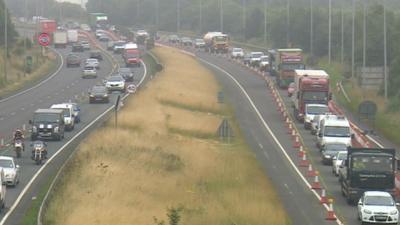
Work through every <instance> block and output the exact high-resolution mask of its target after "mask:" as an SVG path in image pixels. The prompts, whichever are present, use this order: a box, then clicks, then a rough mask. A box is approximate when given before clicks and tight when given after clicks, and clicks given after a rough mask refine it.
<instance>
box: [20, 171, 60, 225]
mask: <svg viewBox="0 0 400 225" xmlns="http://www.w3.org/2000/svg"><path fill="white" fill-rule="evenodd" d="M53 179H54V176H52V177H51V178H50V179H48V181H46V183H45V184H44V185H43V187H42V188H41V190H40V191H39V194H38V195H37V196H36V199H34V200H32V202H31V204H30V206H29V208H28V210H27V211H26V212H25V214H24V215H23V217H22V221H21V225H37V216H38V213H39V209H40V205H41V204H42V201H43V199H44V196H45V195H46V193H47V191H48V190H49V188H50V185H51V182H52V181H53Z"/></svg>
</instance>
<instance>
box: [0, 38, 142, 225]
mask: <svg viewBox="0 0 400 225" xmlns="http://www.w3.org/2000/svg"><path fill="white" fill-rule="evenodd" d="M90 40H92V41H93V40H94V39H93V37H91V39H90ZM103 48H104V46H103ZM55 51H56V53H57V54H58V61H59V62H60V63H61V64H60V67H59V69H58V70H57V72H56V73H55V74H54V75H51V78H49V79H48V80H46V82H43V83H42V84H41V85H40V86H38V87H35V88H33V89H31V90H29V91H27V92H22V94H20V95H16V96H14V97H12V98H9V99H4V100H1V101H0V134H1V135H2V137H11V136H12V132H13V131H14V130H15V129H16V128H22V127H23V126H24V127H26V128H27V130H28V129H29V127H28V125H27V124H28V121H29V120H30V119H32V116H33V112H34V111H35V110H36V109H38V108H48V107H50V105H52V104H55V103H62V102H68V101H70V100H71V101H72V102H77V103H79V105H80V107H81V123H78V124H75V129H74V130H73V131H71V132H65V139H64V140H63V141H60V142H55V141H49V142H47V143H48V152H49V155H48V160H46V161H45V162H44V164H43V165H41V166H37V165H35V163H34V161H33V160H32V159H31V158H30V146H29V143H30V142H29V136H30V135H29V133H27V134H26V135H25V136H26V139H27V141H26V142H25V145H26V147H27V150H25V152H23V154H22V158H20V159H16V161H17V164H19V165H20V167H21V173H20V183H19V184H18V185H17V186H16V187H10V188H7V194H6V208H5V210H3V211H2V212H1V214H0V218H1V222H0V224H20V222H21V219H22V217H23V215H24V213H25V212H26V210H27V209H28V208H29V206H30V204H31V202H32V200H34V199H35V198H36V196H37V194H38V193H39V191H41V188H42V187H43V185H45V184H47V183H48V182H49V177H51V176H54V174H55V173H56V172H57V171H58V169H59V168H60V167H61V165H62V164H63V162H64V161H65V160H66V158H68V157H69V155H70V154H71V153H72V152H73V150H74V148H75V147H76V145H77V144H79V141H81V140H82V139H83V137H84V136H85V135H86V134H87V133H88V132H87V131H91V130H93V129H94V128H96V127H98V126H100V125H101V121H103V120H104V119H105V118H107V116H105V114H104V112H106V111H107V112H109V111H110V110H111V109H112V108H113V105H114V103H115V100H116V98H117V95H118V94H117V93H113V94H111V95H110V103H109V104H89V103H88V98H87V97H88V94H87V91H88V89H89V88H91V87H92V86H93V85H95V84H98V83H102V80H103V79H104V78H105V77H107V76H108V75H110V74H111V73H112V72H113V70H114V69H116V68H117V67H118V65H117V64H121V63H123V60H122V57H121V56H117V55H114V56H113V58H114V59H112V57H111V54H107V57H104V56H106V54H104V53H103V57H104V60H103V61H101V63H100V70H99V71H98V77H97V78H96V79H82V78H81V70H82V69H81V68H82V66H83V65H81V67H76V68H66V65H65V57H66V55H67V54H68V53H69V52H71V47H70V46H69V47H67V48H66V49H55ZM77 54H79V55H80V56H81V58H82V59H86V58H88V57H89V53H88V51H86V52H82V53H77ZM112 61H115V62H112ZM115 63H117V64H115ZM143 65H144V64H143ZM133 71H134V74H135V81H134V83H135V84H136V85H139V84H141V83H142V82H143V81H144V79H145V77H146V76H145V75H146V74H145V73H146V68H145V66H142V67H140V68H135V69H134V70H133ZM125 96H126V95H125ZM100 115H103V116H102V117H101V118H100V117H99V116H100ZM103 117H104V118H103ZM96 119H98V121H99V122H96V123H94V120H96ZM89 125H90V126H89ZM78 134H79V135H78ZM71 139H74V141H73V142H71ZM67 142H68V143H70V145H68V146H67V145H66V143H67ZM64 145H65V146H64ZM60 148H61V149H62V151H60V152H58V151H59V150H60ZM56 152H57V153H56ZM0 154H1V155H7V156H15V153H14V151H13V149H12V146H3V147H2V148H0ZM54 154H57V157H54V158H52V156H53V155H54ZM50 159H51V162H50ZM48 161H49V162H48ZM45 165H46V166H45ZM43 167H45V168H43ZM38 171H41V172H40V174H38V173H37V172H38ZM34 176H37V178H36V179H35V180H31V178H32V177H34ZM28 184H29V186H30V187H29V188H28V186H27V185H28ZM21 193H24V195H21ZM16 201H18V202H19V204H15V203H16Z"/></svg>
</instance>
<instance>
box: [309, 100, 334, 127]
mask: <svg viewBox="0 0 400 225" xmlns="http://www.w3.org/2000/svg"><path fill="white" fill-rule="evenodd" d="M327 112H329V108H328V106H327V105H325V104H307V105H306V107H305V109H304V128H305V129H311V123H312V121H313V120H314V117H315V116H316V115H324V114H325V113H327Z"/></svg>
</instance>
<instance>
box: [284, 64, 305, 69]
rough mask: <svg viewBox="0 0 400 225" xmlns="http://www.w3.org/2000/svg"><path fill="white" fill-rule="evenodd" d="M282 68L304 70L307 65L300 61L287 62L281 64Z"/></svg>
mask: <svg viewBox="0 0 400 225" xmlns="http://www.w3.org/2000/svg"><path fill="white" fill-rule="evenodd" d="M280 67H281V69H282V70H304V69H305V66H304V65H303V64H299V63H285V64H281V65H280Z"/></svg>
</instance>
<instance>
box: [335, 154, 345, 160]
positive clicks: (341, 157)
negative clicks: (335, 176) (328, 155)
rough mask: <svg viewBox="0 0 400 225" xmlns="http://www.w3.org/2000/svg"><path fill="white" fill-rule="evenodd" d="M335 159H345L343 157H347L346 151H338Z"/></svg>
mask: <svg viewBox="0 0 400 225" xmlns="http://www.w3.org/2000/svg"><path fill="white" fill-rule="evenodd" d="M337 159H338V160H345V159H347V153H339V154H338V158H337Z"/></svg>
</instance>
